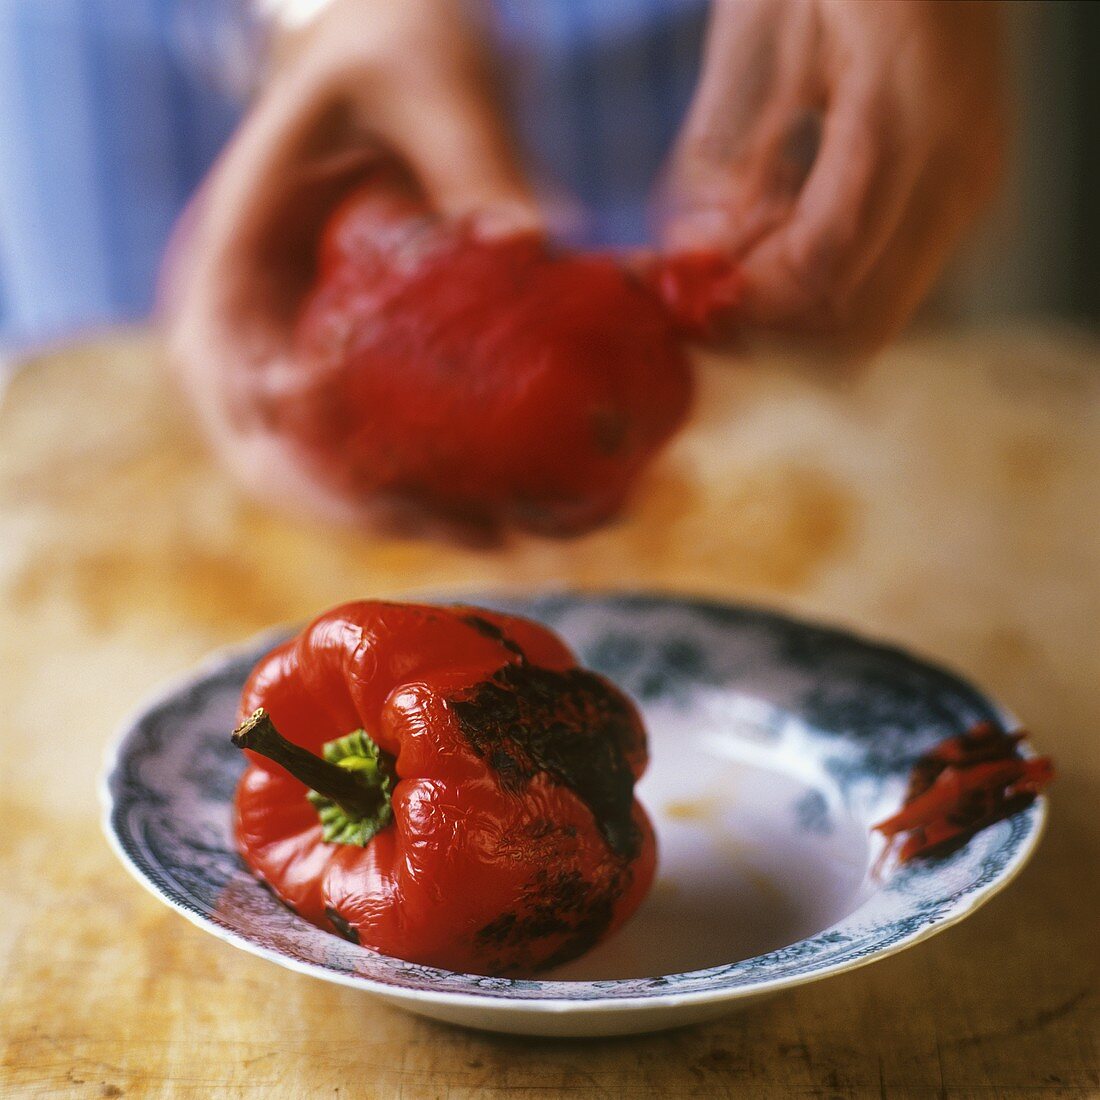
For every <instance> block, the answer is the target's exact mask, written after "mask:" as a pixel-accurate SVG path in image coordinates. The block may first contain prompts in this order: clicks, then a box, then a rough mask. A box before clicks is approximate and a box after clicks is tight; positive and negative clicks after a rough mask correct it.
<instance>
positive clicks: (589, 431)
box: [259, 182, 740, 536]
mask: <svg viewBox="0 0 1100 1100" xmlns="http://www.w3.org/2000/svg"><path fill="white" fill-rule="evenodd" d="M739 289H740V283H739V281H738V279H737V277H736V275H735V274H734V273H733V272H732V270H731V268H730V265H729V264H728V263H725V262H724V261H723V262H716V261H714V260H713V259H712V260H710V261H708V262H707V263H706V264H704V265H703V266H702V267H700V266H699V264H698V263H692V262H691V261H690V260H689V261H687V264H686V266H685V264H684V263H682V262H679V261H678V262H677V263H676V264H675V265H670V266H669V268H668V271H667V272H664V269H663V268H662V267H661V266H660V264H657V263H651V264H650V265H648V266H647V267H646V268H645V269H644V270H639V271H637V272H633V271H630V270H627V269H626V268H625V267H624V266H623V265H622V264H621V263H619V262H618V261H617V260H615V259H613V258H611V257H609V256H602V255H588V254H578V253H569V252H563V251H559V250H556V249H554V248H553V247H552V246H551V245H550V244H549V243H548V241H547V239H546V238H545V237H544V236H543V235H541V234H539V233H536V232H526V233H519V234H513V235H511V236H507V237H504V238H495V239H491V240H487V239H482V238H481V237H479V236H478V235H477V234H476V233H475V231H474V230H473V228H472V227H471V226H470V225H468V224H464V223H444V222H442V221H440V220H439V219H436V218H434V217H432V216H430V215H429V213H428V211H427V207H426V206H425V205H424V204H423V203H422V202H421V201H420V200H419V199H417V198H415V197H411V196H410V195H408V194H406V193H402V192H398V191H394V190H387V189H386V188H385V187H384V186H382V185H381V184H379V183H377V182H375V183H372V184H370V185H368V186H366V187H364V188H362V189H361V190H358V191H356V192H354V193H353V194H352V195H351V196H350V197H349V198H347V199H346V200H345V201H344V202H343V204H342V205H341V206H339V207H338V208H337V209H336V211H335V212H334V214H333V215H332V217H331V219H330V221H329V223H328V225H327V229H326V231H325V234H324V237H323V241H322V245H321V249H320V258H319V264H318V272H317V277H316V279H315V281H314V283H313V288H312V290H311V292H310V293H309V295H308V296H307V298H306V300H305V302H304V305H303V307H302V311H301V314H300V316H299V319H298V323H297V326H296V330H295V334H294V338H293V355H292V357H291V365H290V367H289V368H288V369H285V370H282V372H281V374H280V377H279V379H278V383H277V385H270V386H266V387H261V389H262V390H263V393H262V394H261V396H260V398H259V400H260V404H261V406H262V407H261V413H262V415H263V418H264V420H265V422H266V423H267V424H268V425H269V426H270V427H271V428H273V429H274V430H275V431H276V432H279V433H280V434H282V435H283V437H284V438H288V439H290V440H291V441H292V442H293V445H294V446H295V448H296V449H297V450H298V452H299V453H300V456H301V457H302V459H303V461H304V462H305V464H306V466H307V468H309V469H310V470H311V471H312V473H313V475H314V476H315V477H316V478H317V479H318V480H319V481H320V482H321V483H322V484H323V485H324V486H325V487H326V488H327V489H329V490H330V491H334V492H335V493H336V494H337V495H339V496H341V497H342V498H344V499H348V500H351V501H354V502H356V504H357V506H358V507H361V508H364V509H366V510H367V511H369V510H370V507H371V506H375V507H378V506H382V507H383V508H386V507H388V508H389V509H390V510H391V511H396V512H400V511H401V510H402V509H404V511H405V512H406V513H407V514H408V513H411V514H413V515H416V514H423V515H428V516H434V517H441V518H443V519H453V520H457V521H459V522H460V523H462V524H464V525H465V524H474V525H476V526H479V527H481V528H484V529H487V530H491V531H496V532H500V531H503V530H505V529H507V528H519V529H526V530H530V531H534V532H538V533H541V534H544V535H552V536H565V535H575V534H578V533H581V532H584V531H587V530H589V529H591V528H594V527H597V526H599V525H600V524H602V523H604V522H606V521H607V520H609V519H610V518H611V517H613V516H614V515H615V514H616V513H618V512H619V511H620V509H621V508H622V507H623V505H624V503H625V502H626V500H627V499H628V497H629V495H630V492H631V490H632V488H633V486H634V484H635V482H636V481H637V478H638V476H639V475H640V473H641V472H642V470H643V469H644V468H645V467H646V466H647V464H648V463H649V462H650V461H651V460H652V459H653V457H654V456H655V455H656V454H657V452H658V451H659V450H660V449H661V447H662V446H663V445H664V444H665V443H666V442H667V441H668V440H669V439H670V438H671V436H672V435H673V433H674V432H675V431H676V430H677V428H679V427H680V425H681V424H682V423H683V422H684V420H685V418H686V417H687V414H688V411H689V408H690V405H691V400H692V391H693V376H692V371H691V367H690V364H689V361H688V359H687V357H686V354H685V352H684V350H683V347H682V341H683V340H684V339H685V337H688V336H690V335H691V334H701V333H704V332H707V331H709V329H710V327H711V322H712V320H713V317H714V315H715V314H716V313H718V312H724V311H727V310H728V309H730V308H732V305H733V304H734V302H735V301H736V298H737V295H738V294H739ZM662 295H664V297H663V296H662ZM666 299H667V300H666Z"/></svg>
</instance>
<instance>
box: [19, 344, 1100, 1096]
mask: <svg viewBox="0 0 1100 1100" xmlns="http://www.w3.org/2000/svg"><path fill="white" fill-rule="evenodd" d="M811 368H812V365H811ZM564 584H568V585H574V586H582V587H601V586H610V587H615V586H632V587H647V586H648V587H656V588H663V589H673V590H678V591H687V592H692V593H705V594H710V595H718V596H724V597H730V598H748V599H751V600H753V601H756V602H766V603H771V604H776V605H779V606H782V607H785V608H788V609H793V610H796V611H801V612H806V613H809V614H812V615H814V616H817V617H824V618H827V619H832V620H835V621H839V622H841V623H844V624H849V625H853V626H856V627H858V628H860V629H862V630H864V631H868V632H872V633H879V634H884V635H887V636H889V637H893V638H895V639H897V640H899V641H901V642H904V643H907V644H910V645H912V646H914V647H916V648H917V649H918V650H920V651H924V652H926V653H928V654H932V655H935V656H937V657H939V658H941V659H943V660H945V661H947V662H949V663H951V664H954V665H955V666H957V667H958V668H959V669H961V670H962V671H964V672H965V673H968V674H970V675H971V676H973V677H975V678H976V679H977V680H978V681H979V682H980V683H982V684H984V685H986V686H987V687H988V688H989V689H990V690H991V691H993V692H994V693H996V694H998V695H999V696H1000V697H1002V698H1003V699H1004V701H1005V702H1007V703H1008V704H1009V705H1010V706H1011V707H1012V708H1013V709H1014V710H1015V711H1016V712H1017V713H1019V714H1020V715H1021V716H1022V717H1023V718H1024V720H1025V721H1026V722H1027V723H1028V724H1029V725H1030V726H1031V727H1032V728H1033V729H1034V731H1035V734H1036V740H1037V742H1038V744H1039V745H1040V746H1041V747H1042V748H1043V749H1045V750H1047V751H1049V752H1051V753H1052V754H1053V755H1054V756H1055V757H1056V760H1057V762H1058V765H1059V770H1060V777H1059V780H1058V782H1057V784H1056V785H1055V787H1054V789H1053V792H1052V813H1051V824H1050V829H1049V832H1048V834H1047V836H1046V838H1045V839H1044V841H1043V843H1042V845H1041V846H1040V849H1039V851H1038V854H1037V856H1036V857H1035V859H1034V860H1033V862H1032V864H1031V866H1029V867H1028V868H1027V870H1026V871H1025V872H1024V873H1023V875H1022V876H1021V877H1020V878H1019V879H1018V880H1017V882H1016V883H1014V884H1013V885H1012V887H1011V888H1010V889H1008V890H1006V891H1004V892H1003V893H1002V894H1000V895H999V896H998V897H997V898H995V899H994V900H993V901H991V902H990V904H989V905H988V906H986V907H985V908H984V909H982V910H981V911H980V912H979V913H977V914H976V915H974V916H973V917H972V918H970V919H968V920H966V921H965V922H963V923H962V924H961V925H959V926H958V927H956V928H953V929H951V930H949V931H947V932H945V933H944V934H943V935H941V936H938V937H936V938H935V939H933V940H931V941H930V942H927V943H924V944H921V945H919V946H918V947H916V948H914V949H912V950H909V951H905V952H902V953H901V954H899V955H896V956H894V957H892V958H889V959H887V960H885V961H883V962H881V963H878V964H876V965H874V966H870V967H867V968H865V969H862V970H859V971H857V972H854V973H851V974H848V975H844V976H841V977H838V978H834V979H832V980H829V981H825V982H819V983H816V984H812V985H808V986H804V987H801V988H799V989H796V990H793V991H790V992H788V993H785V994H783V995H780V996H777V997H775V998H773V999H772V1000H769V1001H765V1002H764V1003H760V1004H753V1005H751V1006H750V1007H748V1008H746V1009H743V1010H742V1011H740V1012H738V1013H736V1014H733V1015H731V1016H729V1017H728V1018H726V1019H724V1020H722V1021H720V1022H717V1023H714V1024H710V1025H707V1026H705V1027H697V1028H692V1029H687V1030H682V1031H678V1032H671V1033H666V1034H658V1035H652V1036H643V1037H640V1038H634V1039H621V1040H591V1041H560V1040H527V1039H520V1038H501V1037H495V1036H493V1035H485V1034H478V1033H474V1032H468V1031H463V1030H459V1029H456V1028H451V1027H447V1026H445V1025H441V1024H435V1023H431V1022H428V1021H425V1020H421V1019H418V1018H415V1017H413V1016H409V1015H405V1014H403V1013H402V1012H400V1011H398V1010H395V1009H390V1008H386V1007H383V1006H381V1005H378V1004H376V1003H374V1002H373V1001H372V1000H370V999H368V998H367V997H365V996H364V995H362V994H360V993H357V992H355V991H353V990H350V989H345V988H340V987H337V986H333V985H328V984H325V983H322V982H319V981H315V980H313V979H311V978H307V977H304V976H300V975H296V974H292V973H289V972H287V971H284V970H281V969H279V968H277V967H275V966H272V965H271V964H269V963H266V962H264V961H262V960H260V959H258V958H254V957H252V956H250V955H246V954H244V953H243V952H240V951H237V950H235V949H234V948H232V947H230V946H229V945H227V944H224V943H221V942H219V941H217V940H215V939H213V938H212V937H210V936H208V935H206V934H205V933H203V932H202V931H200V930H199V929H197V928H194V927H192V926H191V925H190V924H188V923H187V922H185V921H184V920H182V919H181V918H180V917H178V916H176V915H175V914H173V913H171V912H170V911H169V910H168V909H167V908H165V907H164V906H163V905H161V904H159V903H158V902H157V901H156V900H154V899H153V898H152V897H150V896H149V895H148V894H146V893H145V892H144V891H142V890H141V889H140V887H139V886H138V885H137V884H136V883H134V882H133V881H132V880H131V879H130V878H129V877H128V875H127V874H126V873H125V872H124V871H123V869H122V868H121V866H120V865H119V864H118V863H117V861H116V860H115V859H114V857H113V856H112V855H111V854H110V852H109V851H108V849H107V846H106V843H105V841H104V839H103V837H102V836H101V834H100V831H99V826H98V821H97V818H98V808H97V805H96V794H95V782H96V777H97V775H98V772H99V770H100V764H101V757H102V753H103V748H104V745H105V744H106V742H107V740H108V738H109V737H110V735H111V732H112V730H113V729H114V728H115V726H116V724H117V723H118V722H119V721H120V720H121V719H122V718H123V716H124V715H125V714H126V713H127V712H128V711H129V710H130V709H131V708H133V707H134V705H135V704H136V703H137V702H138V701H139V700H140V699H142V698H143V697H144V696H146V695H147V694H148V693H149V692H150V690H151V689H152V688H154V687H155V686H156V685H157V683H158V682H159V681H161V680H162V679H164V678H165V677H168V676H171V675H174V674H176V673H179V672H181V671H182V670H184V669H186V668H187V667H188V666H189V665H190V664H191V663H192V662H194V661H196V660H197V659H198V658H200V657H201V656H202V655H203V654H204V653H205V652H206V651H208V650H210V649H211V648H214V647H216V646H219V645H223V644H226V643H230V642H233V641H236V640H239V639H241V638H243V637H245V636H247V635H248V634H250V633H252V632H254V631H256V630H258V629H261V628H263V627H266V626H268V625H270V624H272V623H275V622H279V621H285V620H293V619H295V618H299V617H302V616H305V615H308V614H310V613H311V612H314V611H316V610H318V609H320V608H323V607H325V606H326V605H328V604H331V603H334V602H336V601H338V600H341V599H344V598H348V597H353V596H366V595H375V594H390V595H393V594H402V593H413V592H416V591H436V592H438V591H440V590H446V589H448V588H449V587H452V586H453V587H456V588H463V589H466V590H470V589H478V588H484V589H490V588H502V587H503V588H509V589H513V590H515V589H528V588H531V587H536V586H544V587H545V586H558V587H560V586H562V585H564ZM1098 623H1100V346H1098V345H1097V344H1095V343H1092V342H1090V341H1089V340H1087V339H1086V338H1084V337H1081V336H1076V335H1074V334H1072V333H1066V332H1061V333H1058V332H1052V331H1041V330H1034V329H1028V328H1021V329H1017V330H1014V331H1005V332H999V333H998V332H994V333H979V334H970V335H965V336H963V335H955V336H950V335H944V336H937V337H925V338H923V339H919V340H913V341H911V342H909V343H907V344H904V345H902V346H899V347H897V348H895V349H894V350H892V351H891V352H890V353H889V354H887V355H885V356H883V357H882V358H881V360H879V361H878V362H877V363H876V364H875V366H874V367H873V369H871V370H870V371H869V373H868V374H866V375H865V376H864V377H862V378H861V379H860V380H858V381H857V382H855V383H852V384H849V385H846V386H840V385H837V384H835V383H829V382H823V381H821V380H820V378H819V377H815V376H813V374H812V369H811V370H810V372H809V373H807V368H806V365H802V366H801V367H798V366H797V365H796V366H792V365H790V364H787V365H784V364H779V363H771V362H769V363H765V364H760V365H758V366H755V367H754V368H753V369H752V370H748V369H746V368H744V367H737V366H730V365H729V364H726V363H716V364H711V365H708V366H707V367H706V368H705V369H704V371H703V395H702V400H701V402H700V414H699V416H698V418H697V420H696V422H695V424H694V425H693V427H692V428H691V430H690V431H689V432H688V433H686V434H685V435H684V436H683V437H682V438H681V439H680V440H679V441H678V442H677V443H676V445H675V446H674V447H673V448H672V449H671V451H670V452H669V454H668V455H667V457H666V458H665V459H664V460H663V462H662V463H661V464H660V467H659V468H658V469H657V470H656V471H655V472H654V474H653V476H652V477H651V478H650V479H649V481H648V483H647V484H646V486H645V487H644V489H643V491H642V492H641V494H640V497H639V499H638V501H637V502H636V505H635V508H634V509H633V511H632V513H631V515H630V517H629V518H628V519H627V520H626V521H625V522H624V523H622V524H621V525H620V526H618V527H616V528H615V529H613V530H608V531H605V532H601V533H598V534H595V535H592V536H590V537H588V538H585V539H583V540H580V541H578V542H575V543H571V544H555V543H545V542H538V541H535V540H519V541H517V542H515V543H514V544H512V545H510V546H509V547H507V548H505V549H503V550H499V551H494V552H488V551H478V550H474V549H469V548H467V549H455V548H446V547H442V546H439V545H432V544H428V543H418V542H409V541H404V542H401V541H392V540H391V541H383V540H378V539H373V540H371V539H366V538H363V537H362V536H359V535H355V534H352V533H349V532H333V531H330V530H325V529H322V528H320V527H317V526H315V525H313V524H310V523H306V522H300V521H297V520H293V519H288V518H286V517H283V516H279V515H275V514H272V513H270V512H268V511H264V510H262V509H260V508H258V507H256V506H254V505H251V504H249V503H248V502H247V501H245V500H243V499H241V498H240V496H239V495H238V494H237V493H236V492H235V491H234V489H233V488H232V487H231V486H230V485H229V484H228V483H227V482H226V480H225V479H224V478H223V477H222V476H221V475H220V474H219V473H218V472H217V471H216V470H215V469H214V467H213V466H212V465H211V463H210V462H209V461H208V459H207V458H206V457H205V456H204V452H203V449H202V447H201V446H200V444H199V443H198V442H197V441H196V439H195V437H194V435H193V432H192V429H191V427H190V426H189V423H188V421H187V419H186V417H185V416H184V415H183V413H182V412H181V403H180V402H179V400H178V399H177V397H176V396H175V394H174V393H173V392H172V390H171V388H170V386H169V384H168V383H167V382H166V381H165V379H164V376H163V373H162V372H161V371H160V370H159V368H158V364H157V354H156V348H155V345H154V344H153V343H152V342H151V341H150V340H149V339H148V338H147V337H145V336H143V335H141V334H140V333H135V334H123V335H121V336H118V337H116V338H113V339H111V340H108V341H104V342H101V343H98V344H89V345H85V346H82V347H79V348H73V349H69V350H65V351H61V352H58V353H55V354H53V355H51V356H45V357H43V358H41V359H40V360H39V361H36V362H34V363H32V364H30V365H29V366H28V367H27V368H26V369H25V370H24V371H22V372H21V373H20V374H19V375H18V376H17V377H16V379H15V380H14V382H13V383H12V385H11V386H10V388H9V390H8V392H7V393H6V395H5V397H4V398H3V400H2V402H0V704H2V705H0V775H2V777H3V781H2V784H0V794H2V800H3V802H2V808H0V968H2V973H3V981H2V982H0V1046H2V1048H3V1061H2V1069H0V1090H2V1092H3V1095H11V1096H20V1097H24V1096H26V1097H45V1096H70V1095H72V1096H89V1097H100V1096H107V1097H110V1096H116V1097H117V1096H123V1095H132V1096H145V1095H149V1096H187V1097H190V1096H203V1097H205V1096H229V1097H233V1096H253V1095H261V1096H276V1097H281V1096H290V1097H306V1096H310V1097H312V1096H325V1095H330V1096H333V1097H374V1096H378V1097H387V1098H388V1097H396V1096H412V1097H419V1096H427V1097H431V1096H449V1097H450V1096H453V1097H467V1096H471V1097H472V1096H482V1095H496V1094H501V1093H505V1094H506V1093H509V1092H512V1091H515V1092H522V1091H532V1092H537V1093H539V1094H541V1095H555V1094H558V1093H561V1092H564V1091H575V1092H577V1093H579V1094H581V1095H586V1096H600V1097H603V1096H606V1097H646V1096H669V1095H684V1096H707V1097H710V1096H723V1095H742V1094H743V1095H747V1096H753V1097H772V1096H775V1097H788V1096H822V1097H825V1096H834V1095H836V1096H848V1095H864V1094H869V1095H872V1096H890V1097H925V1096H928V1097H952V1098H954V1097H959V1098H962V1097H976V1098H979V1097H980V1098H989V1097H1024V1096H1036V1097H1040V1096H1041V1097H1062V1096H1065V1097H1078V1096H1082V1097H1083V1096H1098V1095H1100V1069H1098V1060H1097V1049H1096V1047H1097V1035H1098V1031H1100V1029H1098V1027H1097V1022H1098V1021H1097V981H1096V978H1097V964H1098V958H1097V955H1098V935H1097V933H1098V920H1097V915H1098V912H1100V908H1098V902H1100V893H1098V885H1097V868H1098V858H1097V857H1098V851H1100V828H1098V819H1100V815H1098V806H1100V766H1098V756H1100V754H1098V753H1097V749H1096V745H1097V739H1098V733H1100V730H1098V725H1097V723H1098V718H1100V646H1098V640H1100V639H1098V627H1097V624H1098Z"/></svg>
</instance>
